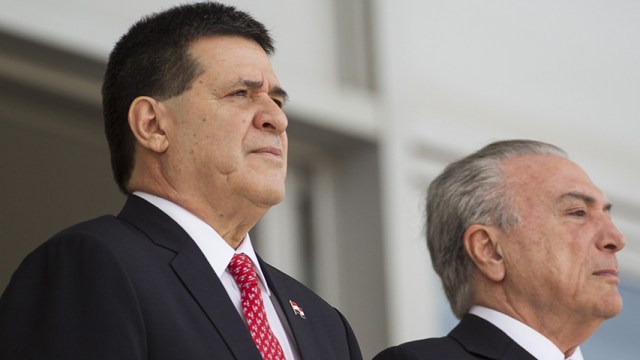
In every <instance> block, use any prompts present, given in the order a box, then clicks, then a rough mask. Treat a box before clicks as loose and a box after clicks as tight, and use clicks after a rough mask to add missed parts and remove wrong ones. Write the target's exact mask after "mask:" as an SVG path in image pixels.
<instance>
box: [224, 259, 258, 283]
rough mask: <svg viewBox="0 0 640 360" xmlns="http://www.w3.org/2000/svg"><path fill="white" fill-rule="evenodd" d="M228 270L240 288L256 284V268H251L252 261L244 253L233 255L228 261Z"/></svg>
mask: <svg viewBox="0 0 640 360" xmlns="http://www.w3.org/2000/svg"><path fill="white" fill-rule="evenodd" d="M229 271H230V272H231V276H233V279H234V280H235V281H236V284H238V287H240V289H245V288H250V287H254V286H257V285H258V275H256V270H255V269H254V268H253V263H252V262H251V259H250V258H249V257H248V256H247V255H246V254H244V253H240V254H235V255H233V258H232V259H231V262H230V263H229Z"/></svg>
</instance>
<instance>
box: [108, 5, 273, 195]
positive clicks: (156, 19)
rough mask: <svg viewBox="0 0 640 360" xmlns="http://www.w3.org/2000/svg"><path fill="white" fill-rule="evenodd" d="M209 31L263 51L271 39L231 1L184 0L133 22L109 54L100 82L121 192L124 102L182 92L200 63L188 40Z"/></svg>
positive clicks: (127, 132)
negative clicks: (250, 43)
mask: <svg viewBox="0 0 640 360" xmlns="http://www.w3.org/2000/svg"><path fill="white" fill-rule="evenodd" d="M210 36H240V37H244V38H246V39H250V40H254V41H256V42H257V43H258V44H259V45H260V46H261V47H262V48H263V49H264V51H265V52H266V53H267V54H268V55H271V54H272V53H273V51H274V47H273V40H272V39H271V37H270V35H269V32H268V30H267V29H266V28H265V27H264V25H263V24H261V23H260V22H258V21H256V20H255V19H254V18H253V17H251V16H250V15H249V14H247V13H245V12H242V11H239V10H236V9H235V8H234V7H232V6H227V5H223V4H218V3H214V2H203V3H194V4H185V5H180V6H176V7H173V8H170V9H168V10H166V11H162V12H158V13H154V14H151V15H149V16H146V17H144V18H142V19H141V20H140V21H139V22H137V23H136V24H134V25H133V26H132V27H131V28H130V29H129V31H128V32H127V33H126V34H124V35H123V36H122V38H120V40H119V41H118V42H117V43H116V45H115V47H114V49H113V51H112V52H111V54H110V56H109V61H108V63H107V69H106V71H105V75H104V82H103V85H102V106H103V116H104V124H105V132H106V135H107V142H108V143H109V150H110V153H111V167H112V169H113V175H114V178H115V180H116V183H117V184H118V187H119V188H120V190H121V191H122V192H124V193H125V194H126V193H128V192H129V191H128V190H127V184H128V182H129V180H130V178H131V174H132V171H133V166H134V145H135V139H134V136H133V133H132V132H131V129H130V128H129V124H128V113H129V107H130V105H131V103H132V102H133V100H134V99H135V98H136V97H139V96H150V97H153V98H156V99H158V100H164V99H168V98H171V97H174V96H177V95H180V94H182V93H183V92H184V91H186V90H188V89H189V88H190V87H191V84H192V83H193V81H194V80H195V78H197V77H198V76H199V75H201V74H202V72H203V68H202V67H201V65H200V64H199V63H198V62H197V61H196V60H195V59H194V58H193V57H192V56H191V55H190V54H189V48H190V46H191V44H193V42H195V41H196V40H198V39H200V38H204V37H210Z"/></svg>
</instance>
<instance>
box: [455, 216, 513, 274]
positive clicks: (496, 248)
mask: <svg viewBox="0 0 640 360" xmlns="http://www.w3.org/2000/svg"><path fill="white" fill-rule="evenodd" d="M497 235H498V234H497V229H496V228H494V227H493V226H487V225H480V224H473V225H471V226H469V227H468V228H467V230H466V231H465V232H464V248H465V250H466V251H467V254H469V257H471V260H473V262H474V263H475V264H476V266H477V267H478V270H480V272H481V273H482V274H484V275H485V276H486V277H487V278H489V279H490V280H492V281H495V282H500V281H502V280H504V278H505V275H506V268H505V262H504V259H503V257H502V249H501V248H500V244H499V243H498V242H497Z"/></svg>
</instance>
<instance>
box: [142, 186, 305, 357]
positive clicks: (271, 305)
mask: <svg viewBox="0 0 640 360" xmlns="http://www.w3.org/2000/svg"><path fill="white" fill-rule="evenodd" d="M133 194H134V195H136V196H139V197H141V198H143V199H145V200H147V201H148V202H150V203H151V204H153V205H155V206H156V207H157V208H159V209H160V210H162V211H163V212H165V213H166V214H167V215H169V217H171V218H172V219H173V220H174V221H175V222H177V223H178V224H179V225H180V226H181V227H182V228H183V229H184V230H185V231H186V232H187V234H189V236H191V238H192V239H193V241H195V243H196V244H197V245H198V247H199V248H200V250H201V251H202V253H203V254H204V256H205V257H206V258H207V261H209V264H210V265H211V267H212V268H213V271H215V273H216V274H217V275H218V278H220V281H221V282H222V285H223V286H224V288H225V290H227V293H228V294H229V298H230V299H231V302H233V304H234V305H235V306H236V310H237V311H238V313H239V314H240V317H241V318H242V319H243V320H244V310H243V309H242V304H241V302H240V289H239V288H238V285H237V284H236V282H235V280H234V279H233V276H232V275H231V273H230V272H229V270H228V269H227V266H228V265H229V263H230V262H231V258H232V257H233V255H234V254H236V253H238V254H239V253H245V254H246V255H247V256H249V258H250V259H251V261H252V262H253V267H254V268H255V270H256V274H257V275H258V278H259V279H260V281H259V285H260V291H261V292H262V300H263V302H264V307H265V311H266V313H267V319H268V320H269V325H271V330H272V331H273V333H274V335H275V336H276V337H277V338H278V341H279V342H280V346H281V347H282V350H283V351H284V354H285V357H286V358H287V359H291V360H297V359H300V354H299V353H298V348H297V346H296V343H295V339H294V337H293V333H292V332H291V328H290V326H289V323H288V322H287V320H286V317H285V315H284V312H283V310H282V307H281V306H280V305H279V303H278V302H277V301H276V299H275V298H274V299H273V301H272V298H271V291H270V290H269V286H268V285H267V281H266V279H265V278H264V274H263V273H262V269H261V268H260V263H259V262H258V257H257V256H256V253H255V251H254V250H253V246H252V245H251V239H250V238H249V234H247V235H245V238H244V240H243V241H242V243H241V244H240V246H238V248H237V249H235V250H234V249H233V248H232V247H231V246H230V245H229V244H228V243H227V242H226V241H225V240H224V239H223V238H222V237H221V236H220V235H219V234H218V233H217V232H216V231H215V230H214V229H213V228H212V227H211V226H209V225H208V224H207V223H205V222H204V221H203V220H201V219H200V218H198V217H197V216H195V215H193V214H192V213H190V212H189V211H187V210H186V209H184V208H182V207H180V206H179V205H177V204H175V203H173V202H171V201H168V200H166V199H163V198H160V197H157V196H155V195H151V194H148V193H144V192H140V191H136V192H134V193H133ZM245 322H246V321H245Z"/></svg>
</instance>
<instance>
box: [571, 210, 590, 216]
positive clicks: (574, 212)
mask: <svg viewBox="0 0 640 360" xmlns="http://www.w3.org/2000/svg"><path fill="white" fill-rule="evenodd" d="M571 215H573V216H578V217H583V216H586V215H587V212H586V211H584V210H574V211H572V212H571Z"/></svg>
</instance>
